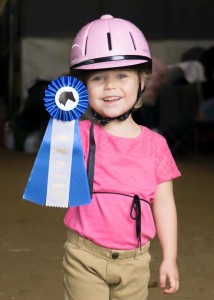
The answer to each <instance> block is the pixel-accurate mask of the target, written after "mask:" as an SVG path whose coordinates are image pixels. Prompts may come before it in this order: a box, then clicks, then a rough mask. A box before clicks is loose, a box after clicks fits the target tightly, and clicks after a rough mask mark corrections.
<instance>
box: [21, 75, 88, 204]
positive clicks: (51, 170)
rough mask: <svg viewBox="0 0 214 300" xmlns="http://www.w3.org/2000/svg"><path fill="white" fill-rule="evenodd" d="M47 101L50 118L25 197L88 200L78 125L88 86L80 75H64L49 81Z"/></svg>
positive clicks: (46, 201)
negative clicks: (78, 77) (77, 77)
mask: <svg viewBox="0 0 214 300" xmlns="http://www.w3.org/2000/svg"><path fill="white" fill-rule="evenodd" d="M44 102H45V107H46V110H47V111H48V112H49V114H50V116H51V118H50V120H49V123H48V126H47V129H46V132H45V135H44V138H43V140H42V143H41V146H40V149H39V151H38V154H37V157H36V160H35V163H34V166H33V169H32V171H31V174H30V177H29V180H28V183H27V185H26V188H25V191H24V195H23V199H25V200H29V201H31V202H34V203H37V204H40V205H46V206H54V207H73V206H80V205H84V204H89V203H90V202H91V197H90V191H89V186H88V178H87V173H86V168H85V163H84V157H83V151H82V144H81V138H80V132H79V125H78V118H79V117H80V116H81V115H82V114H83V113H84V111H85V110H86V108H87V106H88V92H87V89H86V87H85V85H84V84H83V83H82V82H81V81H79V80H78V79H76V78H74V77H68V76H63V77H60V78H57V79H55V80H53V81H52V82H51V83H50V84H49V85H48V88H47V89H46V91H45V97H44ZM35 113H36V112H35Z"/></svg>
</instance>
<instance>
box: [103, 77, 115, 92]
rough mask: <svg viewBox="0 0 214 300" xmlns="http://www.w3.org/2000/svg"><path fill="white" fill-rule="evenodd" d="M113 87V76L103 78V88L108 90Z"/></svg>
mask: <svg viewBox="0 0 214 300" xmlns="http://www.w3.org/2000/svg"><path fill="white" fill-rule="evenodd" d="M114 88H115V80H114V79H113V78H107V79H106V80H105V89H106V90H110V89H114Z"/></svg>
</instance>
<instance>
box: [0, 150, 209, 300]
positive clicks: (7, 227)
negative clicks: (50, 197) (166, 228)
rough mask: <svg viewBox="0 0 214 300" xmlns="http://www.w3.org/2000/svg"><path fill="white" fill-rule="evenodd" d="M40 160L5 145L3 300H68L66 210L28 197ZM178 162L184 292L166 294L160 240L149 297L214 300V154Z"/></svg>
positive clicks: (0, 186)
mask: <svg viewBox="0 0 214 300" xmlns="http://www.w3.org/2000/svg"><path fill="white" fill-rule="evenodd" d="M34 159H35V156H34V155H32V154H31V155H30V154H24V153H18V152H13V151H7V150H5V149H1V148H0V180H1V181H0V190H1V196H0V203H1V208H0V300H63V283H62V282H63V270H62V267H61V262H62V257H63V245H64V242H65V238H66V230H65V228H64V226H63V216H64V213H65V209H62V208H47V207H41V206H37V205H35V204H32V203H29V202H27V201H24V200H22V194H23V191H24V188H25V185H26V183H27V180H28V177H29V173H30V171H31V168H32V165H33V163H34ZM176 161H177V164H178V166H179V168H180V170H181V172H182V177H181V178H180V179H178V180H176V181H175V184H174V190H175V196H176V202H177V210H178V218H179V256H178V264H179V268H180V285H181V286H180V291H179V292H178V293H177V294H175V295H172V296H166V295H162V294H161V293H160V289H159V287H158V267H159V262H160V259H161V256H160V248H159V244H158V241H157V239H155V240H154V241H153V242H152V246H151V254H152V261H151V280H150V288H149V298H148V300H165V299H167V300H168V299H169V300H170V299H172V300H178V299H179V300H184V299H191V300H213V299H214V284H213V278H214V230H213V228H214V226H213V225H214V196H213V194H214V156H212V155H199V156H197V157H189V158H183V159H181V158H178V159H177V160H176ZM85 300H87V299H85ZM97 300H101V299H97ZM130 300H131V299H130Z"/></svg>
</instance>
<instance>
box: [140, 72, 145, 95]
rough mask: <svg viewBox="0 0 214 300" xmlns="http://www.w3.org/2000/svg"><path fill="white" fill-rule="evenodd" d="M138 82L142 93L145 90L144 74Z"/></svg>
mask: <svg viewBox="0 0 214 300" xmlns="http://www.w3.org/2000/svg"><path fill="white" fill-rule="evenodd" d="M139 80H140V83H141V91H143V90H144V88H145V74H144V73H143V74H141V75H140V78H139Z"/></svg>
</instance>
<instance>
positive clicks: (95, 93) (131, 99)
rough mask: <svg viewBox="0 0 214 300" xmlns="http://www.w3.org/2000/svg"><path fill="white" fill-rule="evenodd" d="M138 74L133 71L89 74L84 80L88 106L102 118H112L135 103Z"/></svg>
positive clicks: (123, 70)
mask: <svg viewBox="0 0 214 300" xmlns="http://www.w3.org/2000/svg"><path fill="white" fill-rule="evenodd" d="M139 80H140V79H139V74H138V72H137V71H136V70H134V69H124V68H121V69H109V70H96V71H94V72H91V73H90V74H89V76H88V77H87V80H86V85H87V88H88V94H89V104H90V106H91V107H92V108H93V109H94V110H95V111H96V112H97V113H98V114H99V115H101V116H102V117H108V118H114V117H117V116H119V115H121V114H123V113H125V112H126V111H128V110H129V109H130V108H131V107H132V106H133V105H134V104H135V102H136V99H137V92H138V87H139Z"/></svg>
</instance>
